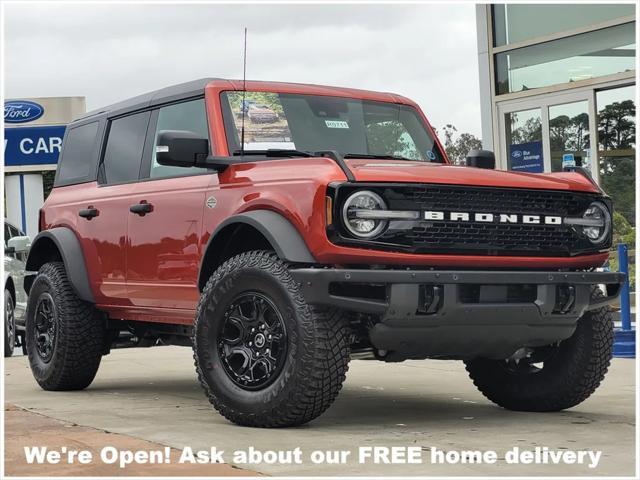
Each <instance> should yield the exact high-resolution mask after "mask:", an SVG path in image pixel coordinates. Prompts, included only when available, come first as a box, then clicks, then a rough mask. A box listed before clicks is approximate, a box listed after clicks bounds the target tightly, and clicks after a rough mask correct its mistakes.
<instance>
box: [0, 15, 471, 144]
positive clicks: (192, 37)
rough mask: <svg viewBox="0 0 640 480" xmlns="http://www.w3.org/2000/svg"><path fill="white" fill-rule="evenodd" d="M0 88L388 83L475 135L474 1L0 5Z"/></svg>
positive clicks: (118, 94)
mask: <svg viewBox="0 0 640 480" xmlns="http://www.w3.org/2000/svg"><path fill="white" fill-rule="evenodd" d="M5 9H6V10H5V12H6V18H5V48H6V51H5V55H6V56H5V69H6V70H5V80H6V82H5V96H6V97H7V98H12V97H43V96H76V95H79V96H86V97H87V107H88V109H89V110H91V109H94V108H97V107H100V106H103V105H107V104H109V103H113V102H116V101H119V100H123V99H125V98H127V97H130V96H134V95H137V94H140V93H144V92H146V91H149V90H154V89H157V88H160V87H164V86H167V85H170V84H173V83H179V82H183V81H188V80H193V79H196V78H201V77H225V78H240V77H241V76H242V31H243V27H245V26H246V27H248V29H249V40H248V65H247V78H248V79H254V80H278V81H291V82H304V83H318V84H326V85H337V86H345V87H354V88H364V89H371V90H382V91H391V92H395V93H399V94H402V95H405V96H407V97H410V98H412V99H413V100H415V101H417V102H418V104H419V105H420V106H421V107H422V109H423V110H424V111H425V113H426V115H427V116H428V117H429V119H430V120H431V122H432V123H433V124H434V126H436V127H442V126H443V125H445V124H447V123H452V124H454V125H455V126H456V127H458V129H459V130H460V131H466V132H471V133H474V134H476V135H478V136H479V134H480V109H479V105H478V102H479V93H478V66H477V50H476V27H475V9H474V6H473V5H472V4H455V5H222V4H209V5H125V4H117V5H82V4H75V5H74V4H59V5H44V4H10V5H5Z"/></svg>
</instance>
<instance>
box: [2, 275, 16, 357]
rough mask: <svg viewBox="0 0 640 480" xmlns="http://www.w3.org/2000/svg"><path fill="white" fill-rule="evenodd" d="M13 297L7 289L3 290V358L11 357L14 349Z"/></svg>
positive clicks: (14, 318)
mask: <svg viewBox="0 0 640 480" xmlns="http://www.w3.org/2000/svg"><path fill="white" fill-rule="evenodd" d="M15 308H16V307H15V302H14V301H13V295H11V291H10V290H9V289H7V288H5V289H4V356H5V357H10V356H11V355H13V350H14V349H15V348H16V312H15Z"/></svg>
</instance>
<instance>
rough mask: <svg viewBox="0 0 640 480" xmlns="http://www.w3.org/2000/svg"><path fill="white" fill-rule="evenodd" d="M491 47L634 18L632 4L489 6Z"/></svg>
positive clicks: (633, 6)
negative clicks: (491, 31) (614, 20)
mask: <svg viewBox="0 0 640 480" xmlns="http://www.w3.org/2000/svg"><path fill="white" fill-rule="evenodd" d="M492 12H493V39H494V46H496V47H500V46H502V45H507V44H510V43H516V42H521V41H523V40H530V39H533V38H536V37H540V36H543V35H550V34H554V33H559V32H564V31H567V30H573V29H575V28H581V27H588V26H589V25H594V24H597V23H601V22H606V21H607V20H613V19H616V18H620V17H626V16H631V15H635V13H636V11H635V5H630V4H626V5H625V4H617V5H616V4H610V3H609V4H591V5H571V4H565V5H562V4H560V5H553V4H546V5H545V4H537V5H522V4H508V5H493V10H492Z"/></svg>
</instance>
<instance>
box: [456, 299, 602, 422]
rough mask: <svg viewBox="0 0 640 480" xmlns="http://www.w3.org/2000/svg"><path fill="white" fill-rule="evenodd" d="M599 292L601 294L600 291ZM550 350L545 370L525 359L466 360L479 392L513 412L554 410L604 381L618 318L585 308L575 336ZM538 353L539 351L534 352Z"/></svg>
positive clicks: (573, 402) (573, 403)
mask: <svg viewBox="0 0 640 480" xmlns="http://www.w3.org/2000/svg"><path fill="white" fill-rule="evenodd" d="M593 295H594V296H602V294H601V293H600V291H599V290H596V291H594V293H593ZM544 348H546V349H547V353H546V359H545V360H544V363H543V366H542V368H541V369H540V368H538V367H536V366H535V365H533V363H531V362H527V361H526V359H522V360H520V362H519V363H518V364H517V365H516V366H514V365H513V363H511V364H510V363H508V362H507V361H506V360H488V359H476V360H470V361H467V362H465V363H466V367H467V371H468V372H469V375H470V377H471V379H472V380H473V383H474V384H475V385H476V387H478V390H480V392H481V393H482V394H483V395H484V396H485V397H487V398H488V399H489V400H491V401H492V402H494V403H496V404H498V405H500V406H501V407H504V408H506V409H509V410H518V411H526V412H554V411H558V410H564V409H566V408H571V407H574V406H576V405H578V404H579V403H581V402H583V401H584V400H586V399H587V398H588V397H589V396H590V395H591V394H592V393H593V392H595V390H596V389H597V388H598V386H599V385H600V382H602V380H603V379H604V376H605V374H606V373H607V369H608V367H609V364H610V362H611V357H612V355H613V321H612V317H611V313H610V311H609V309H608V308H607V307H604V308H600V309H597V310H591V311H588V312H586V313H585V314H584V315H583V316H582V318H580V319H579V320H578V325H577V327H576V331H575V332H574V334H573V335H572V336H571V337H569V338H568V339H566V340H563V341H562V342H560V343H559V344H558V345H557V346H550V347H544ZM534 355H535V351H534Z"/></svg>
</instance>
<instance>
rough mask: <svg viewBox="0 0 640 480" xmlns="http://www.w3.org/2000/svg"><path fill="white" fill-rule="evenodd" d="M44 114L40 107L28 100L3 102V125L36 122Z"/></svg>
mask: <svg viewBox="0 0 640 480" xmlns="http://www.w3.org/2000/svg"><path fill="white" fill-rule="evenodd" d="M43 114H44V108H43V107H42V105H39V104H37V103H36V102H30V101H28V100H11V101H9V102H4V121H5V123H27V122H33V121H34V120H37V119H38V118H40V117H41V116H42V115H43Z"/></svg>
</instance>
